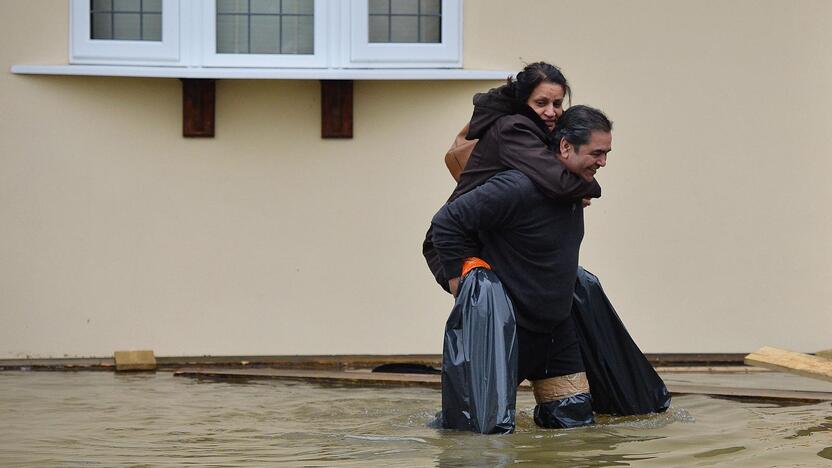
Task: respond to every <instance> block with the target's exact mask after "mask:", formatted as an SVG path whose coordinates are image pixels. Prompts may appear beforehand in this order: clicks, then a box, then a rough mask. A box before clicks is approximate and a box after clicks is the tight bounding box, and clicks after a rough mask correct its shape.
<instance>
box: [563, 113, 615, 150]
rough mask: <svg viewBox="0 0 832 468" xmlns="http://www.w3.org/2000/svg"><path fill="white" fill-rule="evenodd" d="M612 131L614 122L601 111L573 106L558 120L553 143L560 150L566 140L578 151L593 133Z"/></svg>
mask: <svg viewBox="0 0 832 468" xmlns="http://www.w3.org/2000/svg"><path fill="white" fill-rule="evenodd" d="M611 131H612V122H611V121H610V119H608V118H607V116H606V115H604V113H603V112H601V111H600V110H598V109H595V108H592V107H589V106H573V107H570V108H569V109H567V110H566V112H564V113H563V115H561V116H560V118H558V122H557V124H556V125H555V130H554V131H553V133H552V142H553V143H554V145H555V148H558V146H559V145H560V141H561V140H562V139H564V138H566V141H568V142H569V143H571V144H572V146H574V147H575V148H576V149H577V148H579V147H580V146H581V145H584V144H586V143H588V142H589V137H590V135H591V134H592V132H604V133H609V132H611ZM555 151H557V149H556V150H555Z"/></svg>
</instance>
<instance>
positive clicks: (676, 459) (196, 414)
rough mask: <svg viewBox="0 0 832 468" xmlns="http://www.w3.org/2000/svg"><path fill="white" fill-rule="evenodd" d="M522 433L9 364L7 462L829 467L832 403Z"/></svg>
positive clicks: (306, 397) (335, 397) (393, 404)
mask: <svg viewBox="0 0 832 468" xmlns="http://www.w3.org/2000/svg"><path fill="white" fill-rule="evenodd" d="M533 406H534V401H533V399H532V396H531V395H530V393H528V392H521V393H520V397H519V400H518V409H519V410H520V414H519V417H518V428H517V432H516V433H515V434H513V435H509V436H479V435H473V434H466V433H454V432H447V431H440V430H437V429H433V428H431V427H429V424H430V422H431V421H432V419H433V416H434V414H435V413H436V411H437V410H438V409H439V407H440V393H439V391H438V390H432V389H421V388H390V389H386V388H356V387H322V386H318V385H311V384H305V383H286V382H278V381H254V382H250V383H230V382H201V381H198V380H192V379H189V378H182V377H173V376H172V375H171V374H169V373H157V374H145V375H116V374H111V373H104V372H102V373H93V372H84V373H58V372H0V422H2V424H0V466H3V467H7V466H32V467H48V466H61V467H66V466H84V467H87V466H384V467H399V466H401V467H421V466H441V467H463V466H507V465H513V464H519V465H521V466H529V467H531V466H564V467H566V466H569V467H575V466H660V467H667V466H673V467H676V466H730V467H755V466H761V467H763V466H765V467H769V466H782V467H796V466H802V467H824V466H832V405H831V404H830V403H823V404H815V405H805V406H788V407H780V406H775V405H771V404H759V403H757V404H752V403H740V402H736V401H728V400H719V399H714V398H709V397H704V396H682V397H677V398H674V400H673V407H672V408H671V410H670V411H669V412H668V413H666V414H662V415H654V416H649V417H643V418H618V419H610V418H602V419H601V420H600V424H598V425H596V426H594V427H590V428H583V429H576V430H542V429H538V428H537V427H535V425H534V423H533V422H532V419H531V411H532V408H533Z"/></svg>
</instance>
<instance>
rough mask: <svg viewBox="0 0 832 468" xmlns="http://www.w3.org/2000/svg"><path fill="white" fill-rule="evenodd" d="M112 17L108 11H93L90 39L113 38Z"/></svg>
mask: <svg viewBox="0 0 832 468" xmlns="http://www.w3.org/2000/svg"><path fill="white" fill-rule="evenodd" d="M112 19H113V17H112V16H110V13H109V12H108V13H93V14H92V28H91V29H92V30H91V31H90V33H91V34H90V39H112V38H113V23H112V21H111V20H112Z"/></svg>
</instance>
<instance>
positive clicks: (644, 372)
mask: <svg viewBox="0 0 832 468" xmlns="http://www.w3.org/2000/svg"><path fill="white" fill-rule="evenodd" d="M572 317H573V318H574V319H575V325H576V329H577V331H578V341H579V343H580V346H581V354H582V355H583V359H584V367H586V375H587V380H589V389H590V393H591V394H592V408H593V409H594V410H595V412H596V413H601V414H613V415H619V416H629V415H636V414H646V413H660V412H663V411H665V410H667V408H668V407H670V392H668V390H667V387H666V386H665V384H664V381H662V379H661V377H659V374H657V373H656V370H655V369H653V366H652V365H651V364H650V362H649V361H648V360H647V358H646V357H645V356H644V354H643V353H642V352H641V350H640V349H639V348H638V346H637V345H636V343H635V341H633V339H632V337H630V334H629V333H628V332H627V329H626V328H625V327H624V324H623V323H622V322H621V319H620V318H619V317H618V314H617V313H616V312H615V309H614V308H613V307H612V304H611V303H610V301H609V299H607V296H606V294H604V290H603V289H602V288H601V283H600V282H599V281H598V278H597V277H596V276H595V275H593V274H592V273H590V272H588V271H586V270H584V269H583V268H581V267H578V279H577V281H576V282H575V295H574V297H573V301H572Z"/></svg>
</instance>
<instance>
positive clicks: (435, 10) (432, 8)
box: [421, 0, 442, 15]
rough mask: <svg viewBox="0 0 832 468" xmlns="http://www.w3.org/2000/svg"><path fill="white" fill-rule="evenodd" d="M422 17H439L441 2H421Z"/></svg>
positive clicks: (423, 0)
mask: <svg viewBox="0 0 832 468" xmlns="http://www.w3.org/2000/svg"><path fill="white" fill-rule="evenodd" d="M421 2H422V9H421V10H422V11H421V13H422V14H423V15H439V14H441V13H442V2H441V1H440V0H421Z"/></svg>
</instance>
